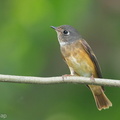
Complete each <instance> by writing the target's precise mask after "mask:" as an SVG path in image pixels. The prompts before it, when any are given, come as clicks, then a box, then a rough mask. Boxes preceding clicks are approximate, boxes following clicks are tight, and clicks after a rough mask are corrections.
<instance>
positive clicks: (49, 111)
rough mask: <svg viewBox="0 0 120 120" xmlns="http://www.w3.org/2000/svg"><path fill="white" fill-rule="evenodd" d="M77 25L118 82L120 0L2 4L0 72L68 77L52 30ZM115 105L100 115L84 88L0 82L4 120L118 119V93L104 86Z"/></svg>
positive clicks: (108, 74) (23, 0)
mask: <svg viewBox="0 0 120 120" xmlns="http://www.w3.org/2000/svg"><path fill="white" fill-rule="evenodd" d="M63 24H68V25H71V26H74V27H75V28H76V29H77V30H78V31H79V32H80V33H81V35H82V36H83V38H85V39H86V40H87V42H88V43H89V44H90V45H91V46H92V48H93V50H94V51H95V54H96V55H97V58H98V60H99V63H100V65H101V68H102V72H103V76H104V78H113V79H119V78H120V1H118V0H69V1H66V0H60V1H59V0H0V73H1V74H10V75H21V76H23V75H24V76H41V77H48V76H60V75H63V74H67V73H69V70H68V68H67V66H66V64H65V63H64V62H63V60H62V57H61V54H60V50H59V44H58V41H57V37H56V33H55V31H53V30H52V29H51V28H50V26H51V25H53V26H59V25H63ZM106 94H107V96H108V98H109V99H110V100H111V101H112V102H113V107H112V108H110V109H108V110H102V111H101V112H99V111H98V110H97V108H96V105H95V103H94V99H93V96H92V94H91V92H90V91H89V90H88V89H87V87H85V86H84V85H80V84H53V85H36V84H16V83H0V117H1V115H2V114H6V115H7V118H6V119H8V120H33V119H35V120H87V119H89V120H106V119H109V120H113V119H115V120H119V119H120V113H119V112H120V104H119V102H120V89H119V88H115V87H106Z"/></svg>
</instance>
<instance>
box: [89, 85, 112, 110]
mask: <svg viewBox="0 0 120 120" xmlns="http://www.w3.org/2000/svg"><path fill="white" fill-rule="evenodd" d="M89 87H90V89H91V91H92V93H93V96H94V99H95V102H96V106H97V108H98V110H102V109H107V108H109V107H110V106H112V103H111V101H110V100H109V99H108V98H107V96H106V95H105V93H104V91H103V89H102V87H101V86H95V85H89Z"/></svg>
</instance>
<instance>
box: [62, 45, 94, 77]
mask: <svg viewBox="0 0 120 120" xmlns="http://www.w3.org/2000/svg"><path fill="white" fill-rule="evenodd" d="M61 52H62V55H63V57H64V59H65V61H66V63H67V65H68V66H69V67H71V68H73V70H74V71H75V72H76V73H77V74H78V75H80V76H85V77H90V76H91V75H92V74H93V75H94V76H95V74H96V73H95V67H94V63H93V62H92V60H91V59H90V57H89V55H88V54H87V53H86V51H85V50H84V49H83V48H82V46H80V45H79V46H77V47H76V45H74V44H73V45H67V46H64V47H62V48H61Z"/></svg>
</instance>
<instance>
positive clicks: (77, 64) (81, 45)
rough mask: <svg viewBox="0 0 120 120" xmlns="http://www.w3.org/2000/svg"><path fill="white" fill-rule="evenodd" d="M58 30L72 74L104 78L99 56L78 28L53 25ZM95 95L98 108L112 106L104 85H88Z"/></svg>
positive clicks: (65, 58)
mask: <svg viewBox="0 0 120 120" xmlns="http://www.w3.org/2000/svg"><path fill="white" fill-rule="evenodd" d="M51 27H52V28H53V29H54V30H55V31H56V32H57V37H58V41H59V44H60V50H61V53H62V56H63V58H64V60H65V62H66V64H67V65H68V67H69V69H70V72H71V75H78V76H83V77H90V79H94V78H102V74H101V69H100V66H99V64H98V61H97V58H96V56H95V54H94V53H93V51H92V49H91V47H90V46H89V45H88V43H87V42H86V41H85V40H84V39H83V38H82V37H81V35H80V34H79V33H78V31H77V30H76V29H74V28H73V27H71V26H69V25H62V26H59V27H54V26H51ZM87 86H88V87H89V88H90V90H91V91H92V94H93V96H94V99H95V102H96V106H97V108H98V110H102V109H106V108H109V107H110V106H112V103H111V101H110V100H109V99H108V98H107V96H106V95H105V93H104V89H103V86H98V85H87Z"/></svg>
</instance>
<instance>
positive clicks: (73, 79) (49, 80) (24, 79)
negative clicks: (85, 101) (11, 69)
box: [0, 74, 120, 87]
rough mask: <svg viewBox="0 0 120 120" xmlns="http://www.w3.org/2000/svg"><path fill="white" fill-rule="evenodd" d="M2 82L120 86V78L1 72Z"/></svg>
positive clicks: (0, 79)
mask: <svg viewBox="0 0 120 120" xmlns="http://www.w3.org/2000/svg"><path fill="white" fill-rule="evenodd" d="M0 82H12V83H34V84H56V83H80V84H95V85H102V86H114V87H120V80H113V79H103V78H95V81H93V80H90V78H87V77H78V76H67V77H63V76H58V77H31V76H15V75H2V74H0Z"/></svg>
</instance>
